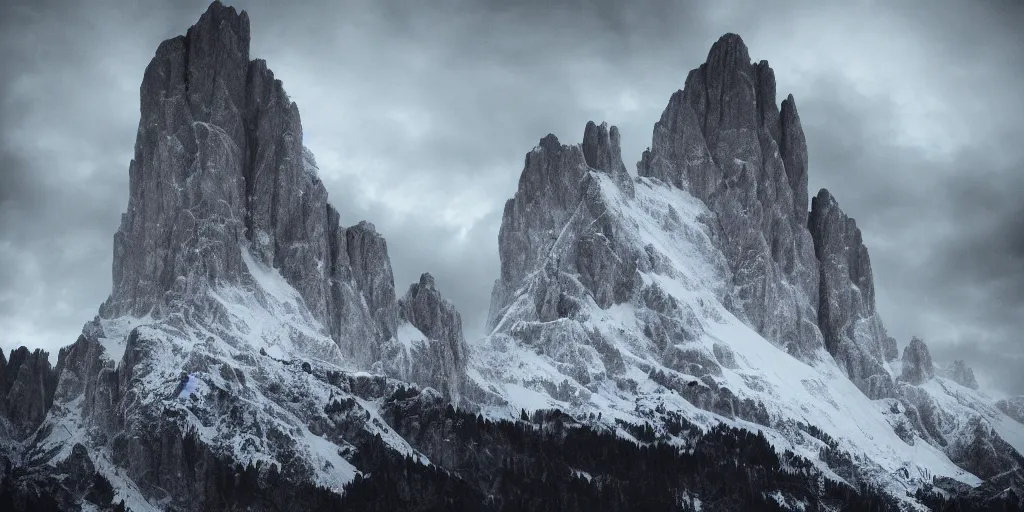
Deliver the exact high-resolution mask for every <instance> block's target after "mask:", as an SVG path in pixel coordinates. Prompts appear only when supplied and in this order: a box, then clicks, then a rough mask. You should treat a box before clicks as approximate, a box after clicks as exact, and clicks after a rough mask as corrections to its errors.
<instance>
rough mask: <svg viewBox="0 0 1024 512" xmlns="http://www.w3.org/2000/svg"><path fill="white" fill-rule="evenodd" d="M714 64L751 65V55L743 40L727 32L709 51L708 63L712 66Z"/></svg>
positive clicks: (737, 35)
mask: <svg viewBox="0 0 1024 512" xmlns="http://www.w3.org/2000/svg"><path fill="white" fill-rule="evenodd" d="M713 62H729V63H730V64H737V65H738V64H742V65H749V64H750V53H749V51H748V50H747V45H746V43H744V42H743V38H742V37H740V36H739V34H734V33H732V32H727V33H725V34H723V35H722V37H719V38H718V40H717V41H715V43H714V44H712V45H711V50H709V51H708V58H707V63H708V64H709V65H710V64H711V63H713Z"/></svg>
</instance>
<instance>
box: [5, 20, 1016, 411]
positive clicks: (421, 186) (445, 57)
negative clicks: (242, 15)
mask: <svg viewBox="0 0 1024 512" xmlns="http://www.w3.org/2000/svg"><path fill="white" fill-rule="evenodd" d="M228 3H229V4H230V5H234V6H235V7H237V8H240V9H245V10H247V11H248V12H249V15H250V19H251V27H252V46H251V48H252V51H251V54H252V56H253V57H261V58H265V59H266V60H267V62H268V64H269V67H270V68H271V69H273V70H274V71H275V73H276V75H277V77H278V78H280V79H282V80H283V82H284V85H285V88H286V90H287V91H288V93H289V94H290V95H291V97H292V99H293V100H294V101H295V102H297V103H298V105H299V109H300V111H301V113H302V118H303V126H304V131H305V139H306V140H305V142H306V145H307V146H309V148H310V149H312V150H313V152H314V154H315V155H316V158H317V161H318V163H319V165H320V173H321V177H322V178H323V180H324V182H325V184H326V186H327V189H328V191H329V193H330V199H331V202H332V203H333V204H334V205H335V206H337V207H338V209H339V210H340V211H341V212H342V222H343V223H345V224H354V223H356V222H357V221H359V220H361V219H368V220H370V221H372V222H374V223H375V224H376V226H377V228H378V230H379V231H381V232H382V233H383V234H384V235H385V236H386V238H387V240H388V246H389V249H390V252H391V259H392V263H393V265H394V269H395V278H396V284H397V287H398V290H399V293H402V292H403V291H404V290H405V288H406V287H407V286H408V285H409V284H410V283H412V282H413V281H414V280H416V278H417V277H418V276H419V274H420V273H421V272H424V271H429V272H431V273H433V274H434V276H435V277H436V279H437V285H438V287H439V288H440V289H441V291H442V292H443V293H444V294H445V295H446V296H447V297H449V298H450V299H451V300H453V301H454V302H455V303H456V305H457V306H458V307H459V309H460V310H461V311H462V314H463V319H464V321H465V327H466V331H467V336H468V337H471V338H472V337H478V336H480V335H481V334H482V327H483V323H484V319H485V316H486V311H487V304H488V302H489V299H490V289H491V284H492V282H493V280H494V279H495V278H496V277H497V276H498V256H497V234H498V226H499V224H500V221H501V211H502V206H503V204H504V201H505V200H506V199H507V198H508V197H510V196H511V195H512V194H513V193H514V192H515V189H516V183H517V180H518V178H519V173H520V172H521V170H522V165H523V156H524V154H525V153H526V152H527V151H529V150H530V148H532V147H533V146H534V145H536V143H537V141H538V140H539V139H540V138H541V137H543V136H544V135H545V134H547V133H555V134H556V135H558V136H559V137H560V138H561V140H562V141H563V142H578V141H580V140H581V138H582V135H583V127H584V125H585V124H586V122H587V121H588V120H594V121H598V122H600V121H608V122H609V123H610V124H614V125H618V126H619V128H620V130H621V133H622V142H623V158H624V160H625V163H626V166H627V168H629V169H630V170H631V172H633V173H635V162H636V161H637V160H638V159H639V157H640V153H641V152H642V151H643V149H644V147H646V146H648V145H649V144H650V140H651V132H652V129H653V126H654V122H655V121H656V120H657V119H658V118H659V116H660V114H661V111H662V110H663V109H664V107H665V105H666V104H667V102H668V99H669V97H670V96H671V94H672V93H673V92H674V91H675V90H676V89H679V88H681V87H682V85H683V82H684V80H685V78H686V74H687V72H688V71H689V70H690V69H691V68H694V67H697V66H698V65H700V63H702V62H703V61H704V59H705V57H706V56H707V52H708V49H709V48H710V46H711V44H712V43H713V42H714V41H715V40H716V39H718V37H719V36H721V35H722V34H724V33H726V32H736V33H738V34H740V35H741V36H742V37H743V38H744V40H745V41H746V43H747V46H748V47H749V48H750V54H751V57H752V58H753V59H755V60H760V59H766V60H768V61H769V62H770V64H771V65H772V67H773V68H774V69H775V76H776V79H777V82H778V93H779V99H780V100H781V99H782V98H783V97H785V95H786V94H789V93H793V94H794V96H795V97H796V103H797V107H798V110H799V112H800V116H801V118H802V120H803V124H804V130H805V132H806V135H807V142H808V147H809V153H810V185H811V195H813V194H814V193H815V192H816V191H817V190H818V189H819V188H821V187H825V188H828V189H829V190H831V191H832V192H833V194H834V195H835V196H836V198H837V199H838V200H839V202H840V205H841V206H842V208H843V209H844V210H845V211H846V212H847V213H848V214H849V215H851V216H853V217H854V218H856V219H857V221H858V224H859V225H860V227H861V228H862V230H863V231H864V238H865V242H866V244H867V246H868V249H869V252H870V254H871V258H872V264H873V267H874V274H875V281H876V288H877V290H878V307H879V309H880V311H881V313H882V315H883V318H884V320H885V322H886V326H887V327H888V329H889V331H890V333H891V334H892V335H893V336H895V337H896V338H897V340H898V342H899V344H900V347H901V350H902V347H903V346H904V345H906V343H907V341H908V340H909V338H910V336H911V335H914V334H917V335H920V336H922V337H923V338H924V339H925V340H926V341H927V342H928V343H929V345H930V347H931V350H932V355H933V357H934V358H935V359H936V360H937V362H939V363H940V364H941V363H945V362H948V361H951V360H952V359H953V358H962V359H964V360H966V361H967V362H968V363H969V364H970V365H971V366H973V367H974V368H975V371H976V373H977V374H978V378H979V380H980V381H981V382H982V384H983V386H986V387H989V388H990V389H992V390H994V391H996V392H997V393H1013V394H1021V393H1024V371H1021V369H1022V368H1024V340H1022V334H1021V333H1022V330H1024V314H1022V313H1024V216H1022V215H1024V206H1022V203H1021V201H1020V199H1019V194H1020V192H1022V191H1024V173H1022V172H1021V171H1022V170H1024V131H1022V130H1021V123H1022V116H1024V96H1022V91H1024V88H1022V85H1024V36H1022V31H1021V30H1020V27H1021V26H1022V24H1024V9H1022V7H1021V6H1022V5H1024V3H1022V2H1016V1H1014V0H1007V1H1003V2H997V1H986V0H979V1H976V2H975V1H967V0H964V1H954V0H935V1H924V0H922V1H919V2H917V1H915V2H911V1H901V2H888V1H884V2H883V1H879V2H862V3H857V2H854V1H849V2H824V3H819V2H770V4H771V7H770V8H769V7H767V6H766V5H765V3H763V2H761V1H757V0H750V1H740V2H720V1H714V2H712V1H710V0H708V1H706V2H696V1H694V2H669V1H667V0H666V1H660V2H614V1H612V0H603V1H598V2H584V1H569V2H561V3H559V2H548V1H542V0H531V1H527V2H521V1H513V2H501V1H494V2H468V1H467V2H460V1H448V0H445V1H436V2H435V1H431V2H411V1H410V2H378V1H366V2H326V1H324V2H304V3H303V2H300V3H301V5H290V3H285V2H271V1H243V0H239V1H237V2H234V3H231V2H228ZM206 5H207V2H205V1H203V0H199V1H164V2H138V3H137V5H136V3H135V2H114V1H106V0H96V1H92V0H88V1H82V2H67V3H66V4H64V3H59V2H48V1H34V0H33V1H26V0H13V2H12V1H11V0H8V1H6V2H3V6H2V7H0V69H3V73H2V74H0V100H2V103H0V347H2V348H4V349H6V350H9V349H10V348H12V347H14V346H18V345H22V344H25V345H28V346H30V347H44V348H46V349H49V350H51V351H53V352H54V353H55V352H56V350H57V349H58V348H59V347H61V346H63V345H66V344H69V343H71V342H73V341H74V340H75V338H76V337H77V335H78V333H79V332H80V330H81V326H82V324H83V323H84V322H86V321H88V320H89V319H91V318H92V317H93V316H94V315H95V314H96V310H97V307H98V306H99V304H100V303H101V302H102V301H103V299H104V298H106V296H107V295H108V294H109V293H110V284H111V278H110V275H111V274H110V272H111V271H110V267H111V251H112V244H113V242H112V240H113V234H114V232H115V231H116V229H117V226H118V223H119V216H120V214H121V212H122V211H124V208H125V206H126V204H127V198H128V162H129V161H130V160H131V158H132V155H133V147H134V143H135V133H136V129H137V127H138V116H139V85H140V84H141V81H142V74H143V70H144V69H145V67H146V64H147V63H148V62H149V59H150V58H151V57H152V56H153V54H154V52H155V50H156V47H157V45H158V44H159V43H160V41H162V40H164V39H167V38H170V37H173V36H175V35H178V34H182V33H184V32H185V30H186V29H187V28H188V27H189V26H190V25H191V24H193V23H195V21H196V20H198V18H199V16H200V14H202V12H203V11H204V10H205V8H206ZM427 5H429V6H430V8H427V7H426V6H427Z"/></svg>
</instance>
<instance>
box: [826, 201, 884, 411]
mask: <svg viewBox="0 0 1024 512" xmlns="http://www.w3.org/2000/svg"><path fill="white" fill-rule="evenodd" d="M808 227H809V229H810V232H811V236H812V238H813V240H814V251H815V255H816V256H817V258H818V261H819V262H820V266H819V272H820V278H819V283H820V288H819V289H820V294H819V297H818V298H819V301H818V325H819V326H820V327H821V333H822V335H823V336H824V338H825V348H826V349H827V350H828V351H829V353H831V354H832V355H833V357H835V359H836V362H837V363H838V364H839V365H840V367H841V368H843V369H844V370H845V371H846V374H847V375H848V376H849V377H850V379H851V380H853V381H854V383H856V384H857V386H858V387H860V388H861V389H862V390H863V391H864V392H865V393H866V394H867V395H868V396H870V397H872V398H881V397H884V396H890V395H891V393H892V387H893V382H892V378H891V377H890V376H889V373H888V372H887V371H886V369H885V368H884V367H883V366H882V363H883V362H885V361H891V360H893V359H895V358H896V340H894V339H893V338H891V337H890V336H889V335H888V334H887V333H886V331H885V327H883V326H882V320H881V318H879V316H878V312H877V311H876V310H875V285H874V279H873V277H872V274H871V259H870V257H869V256H868V250H867V248H866V247H864V241H863V239H862V238H861V233H860V229H859V228H857V223H856V221H854V220H853V219H851V218H849V217H847V216H846V214H845V213H843V211H842V210H840V209H839V204H838V202H837V201H836V200H835V198H834V197H832V194H830V193H829V192H828V191H827V190H824V189H822V190H821V191H820V192H818V195H817V196H816V197H815V198H814V200H813V201H812V202H811V214H810V218H809V219H808Z"/></svg>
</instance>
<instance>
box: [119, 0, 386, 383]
mask: <svg viewBox="0 0 1024 512" xmlns="http://www.w3.org/2000/svg"><path fill="white" fill-rule="evenodd" d="M140 97H141V120H140V122H139V132H138V139H137V141H136V144H135V158H134V159H133V160H132V162H131V165H130V168H129V188H130V196H129V201H128V210H127V212H126V213H125V214H124V215H122V219H121V227H120V229H119V230H118V233H117V234H116V235H115V237H114V271H113V277H114V286H113V290H112V292H111V295H110V298H109V299H108V300H107V302H106V303H105V304H104V305H103V308H102V309H101V316H102V317H103V318H116V317H119V316H123V315H130V316H134V317H144V316H146V315H150V318H152V319H154V320H159V319H165V318H168V317H171V316H173V315H174V314H175V313H180V312H181V311H182V310H183V309H184V308H195V306H196V304H200V305H204V307H209V308H215V307H216V304H212V303H211V302H210V300H209V296H208V292H209V290H210V289H211V288H214V287H217V286H242V285H248V284H251V282H252V277H251V275H250V274H251V272H250V271H249V269H248V267H247V265H246V263H245V261H244V258H243V254H242V253H243V252H244V251H248V252H249V253H250V254H251V255H252V257H253V258H254V259H255V260H256V261H257V262H258V263H261V264H262V265H264V266H267V267H270V268H274V269H276V270H277V271H278V272H279V273H280V275H281V276H283V277H284V278H285V280H286V281H287V282H288V284H289V285H291V286H292V287H293V288H294V289H295V290H297V291H298V293H299V294H300V296H301V297H302V300H303V303H304V305H305V307H306V308H307V309H308V311H309V313H310V314H311V315H312V317H313V318H314V319H315V320H316V321H318V322H319V323H320V324H321V325H322V326H324V328H325V329H326V331H325V332H326V333H327V334H328V335H330V336H331V337H332V338H333V339H334V340H335V341H336V342H337V343H338V344H339V346H340V347H341V349H342V350H341V351H342V353H343V355H344V356H347V357H351V358H355V359H357V360H358V361H360V362H361V363H362V364H369V363H370V362H372V360H373V358H374V356H375V355H377V354H378V353H379V347H375V345H379V344H380V343H381V342H382V341H383V340H386V339H388V338H390V337H391V336H393V335H394V331H395V325H396V322H397V309H396V308H397V304H396V297H395V293H394V279H393V277H392V272H391V264H390V260H389V259H388V255H387V244H386V243H385V242H384V240H383V238H381V237H380V235H378V234H377V233H376V231H375V230H374V229H373V226H372V225H371V224H358V225H356V226H353V227H351V228H345V227H343V226H341V225H340V223H339V216H338V213H337V211H336V210H335V209H334V208H333V207H332V206H330V205H329V204H328V203H327V192H326V190H325V189H324V186H323V183H322V182H321V181H320V179H319V177H318V176H317V168H316V162H315V161H314V159H313V156H312V154H311V153H310V152H309V151H308V150H306V149H305V148H304V147H303V145H302V124H301V119H300V116H299V110H298V107H297V106H296V105H295V103H293V102H291V101H290V100H289V98H288V95H287V94H286V93H285V91H284V88H283V86H282V83H281V81H280V80H277V79H276V78H275V77H274V73H273V72H272V71H271V70H270V69H268V68H267V65H266V62H264V61H262V60H258V59H257V60H250V59H249V18H248V15H247V14H246V13H245V12H242V13H241V14H239V13H237V12H236V11H235V10H234V9H233V8H230V7H226V6H224V5H223V4H220V3H219V2H214V3H213V4H212V5H211V6H210V8H209V9H208V10H207V12H206V13H204V14H203V16H202V17H201V18H200V20H199V22H198V23H197V24H196V25H195V26H193V27H192V28H190V29H189V30H188V32H187V34H186V35H184V36H179V37H176V38H173V39H170V40H167V41H164V42H163V43H162V44H161V45H160V47H159V48H158V49H157V52H156V55H155V56H154V57H153V60H152V61H151V62H150V64H149V66H148V67H147V68H146V73H145V76H144V78H143V82H142V88H141V91H140ZM371 320H372V321H371Z"/></svg>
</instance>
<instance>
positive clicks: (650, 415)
mask: <svg viewBox="0 0 1024 512" xmlns="http://www.w3.org/2000/svg"><path fill="white" fill-rule="evenodd" d="M249 37H250V34H249V20H248V17H247V14H246V13H245V12H242V13H238V12H236V11H235V10H234V9H233V8H230V7H226V6H224V5H222V4H220V3H219V2H214V3H213V4H212V5H211V6H210V7H209V9H208V10H207V11H206V13H205V14H203V15H202V17H201V18H200V20H199V22H198V23H197V24H196V25H195V26H193V27H191V28H190V29H189V30H188V32H187V34H186V35H185V36H179V37H177V38H174V39H170V40H167V41H165V42H163V43H162V44H161V45H160V47H159V48H158V49H157V52H156V55H155V56H154V58H153V60H152V61H151V62H150V64H149V66H148V67H147V69H146V71H145V75H144V79H143V83H142V87H141V91H140V95H141V120H140V124H139V131H138V138H137V141H136V146H135V158H134V159H133V161H132V162H131V165H130V167H129V175H130V197H129V203H128V209H127V212H126V213H125V214H124V215H123V216H122V219H121V227H120V229H119V230H118V232H117V234H116V235H115V237H114V265H113V266H114V268H113V287H112V291H111V295H110V298H109V299H108V300H107V301H106V302H105V303H104V304H103V305H102V306H101V307H100V310H99V315H98V316H97V317H96V318H95V319H94V320H92V321H90V322H88V323H87V324H86V325H85V327H84V329H83V333H82V335H81V336H80V337H79V339H78V340H77V341H76V342H75V343H74V344H72V345H70V346H68V347H66V348H64V349H62V350H61V352H60V354H59V356H58V363H57V365H56V367H53V368H51V367H50V365H49V363H48V361H47V355H46V354H45V353H43V352H40V351H36V352H34V353H30V352H29V351H28V350H27V349H19V350H17V351H14V352H12V353H11V357H10V360H9V361H8V360H6V359H5V358H3V357H0V397H2V398H3V400H4V405H5V406H4V407H2V408H0V457H2V458H3V459H4V460H5V461H6V463H7V464H6V465H5V471H4V474H3V476H4V481H3V484H2V486H0V507H2V506H7V507H8V508H9V509H14V510H19V509H34V508H33V507H53V508H57V509H88V510H96V509H111V508H116V507H118V506H120V505H118V504H123V506H126V507H128V508H130V509H132V510H140V511H141V510H160V509H174V510H200V509H237V510H241V509H255V510H280V509H290V510H292V509H296V508H303V507H311V508H321V507H332V506H344V507H347V508H359V509H362V508H365V509H404V508H419V509H424V510H425V509H430V508H431V507H434V509H503V510H518V509H549V510H558V509H577V508H579V509H590V510H592V509H594V507H598V508H608V509H621V508H623V507H626V505H624V504H630V503H632V504H633V505H629V506H628V507H627V508H634V507H641V505H640V503H641V502H639V501H637V500H640V499H641V498H639V496H647V497H648V498H649V500H650V501H647V502H643V503H646V504H645V505H643V507H646V508H657V509H661V508H665V507H666V506H668V505H669V504H671V506H672V507H675V508H677V509H681V510H692V509H701V508H703V509H711V510H737V509H744V508H746V509H750V508H758V509H760V508H762V507H768V506H771V507H775V508H781V509H784V510H791V509H808V508H809V509H815V510H817V509H822V510H833V509H836V510H838V509H843V508H844V503H845V507H846V508H850V507H854V508H856V506H861V505H864V504H865V503H870V504H871V506H879V507H884V508H891V509H905V510H913V509H921V508H922V507H924V506H925V505H929V506H935V504H936V503H939V504H941V503H942V500H943V499H950V500H960V501H959V502H958V503H959V505H960V506H973V505H972V504H982V505H984V504H995V503H1001V504H1004V505H1006V506H1024V502H1022V501H1021V498H1020V496H1022V495H1024V492H1022V491H1024V476H1022V475H1024V473H1022V471H1024V470H1022V467H1024V458H1022V457H1021V455H1020V454H1021V453H1022V452H1024V414H1022V413H1021V411H1022V410H1024V407H1022V406H1021V404H1020V401H1021V400H1018V399H1014V400H1002V401H996V400H995V399H994V398H992V397H990V396H988V395H987V394H985V393H984V392H982V391H980V390H978V389H977V387H978V386H977V381H976V379H975V378H974V374H973V371H972V370H971V369H970V368H968V367H967V366H966V365H964V364H963V362H959V361H958V362H955V363H954V364H952V365H950V366H949V367H948V368H943V369H941V370H939V369H937V368H936V366H935V365H934V363H933V362H932V360H931V357H930V355H929V353H928V348H927V346H926V344H925V343H924V342H923V341H922V340H919V339H914V340H911V341H910V342H909V343H908V345H907V346H906V348H905V350H904V352H903V354H902V357H899V353H898V351H897V343H896V340H894V339H893V338H892V337H890V336H888V334H887V333H886V330H885V328H884V325H883V323H882V319H881V318H880V316H879V315H878V312H877V310H876V308H875V301H874V289H875V283H874V281H873V277H872V273H871V264H870V258H869V256H868V250H867V248H866V247H865V246H864V244H863V242H862V237H861V233H860V230H859V229H858V228H857V225H856V223H855V222H854V221H853V219H852V218H850V217H849V216H847V215H846V214H845V213H844V212H843V211H842V210H841V209H840V207H839V203H838V201H837V200H836V198H835V197H833V195H832V194H831V193H829V192H828V191H826V190H822V191H820V192H819V193H818V194H817V195H816V196H814V198H813V199H812V200H811V201H810V210H809V211H808V200H809V194H808V190H807V176H808V172H810V170H811V169H810V167H809V164H808V151H809V150H808V148H807V145H806V142H805V139H804V134H803V130H802V127H801V124H800V117H799V114H798V113H797V109H796V103H795V100H794V99H793V97H792V96H790V97H788V98H787V99H786V100H785V101H783V102H782V104H781V107H780V106H777V105H776V102H775V98H776V90H775V79H774V72H773V71H772V69H771V68H770V67H769V66H768V63H767V62H764V61H762V62H760V63H751V62H750V58H749V55H748V52H747V49H746V46H745V45H744V43H743V41H742V40H741V39H740V38H739V37H738V36H736V35H733V34H727V35H725V36H723V37H722V38H721V39H720V40H719V41H718V42H717V43H715V45H714V46H713V47H712V48H711V50H710V52H709V54H708V58H707V61H706V62H705V63H704V64H701V65H700V66H699V67H698V68H697V69H694V70H693V71H691V72H690V74H689V76H688V77H687V80H686V83H685V86H684V88H683V89H682V90H680V91H678V92H677V93H675V94H673V95H672V97H671V98H670V100H669V104H668V107H667V108H666V109H665V111H664V113H663V114H662V117H661V119H660V120H659V121H658V123H657V124H656V125H655V128H654V133H653V138H652V143H651V146H650V148H649V149H648V150H647V151H645V152H644V154H643V155H642V156H641V159H640V161H639V163H638V164H637V175H636V176H633V175H631V174H630V173H629V172H628V171H627V169H626V166H625V165H624V164H623V161H622V155H621V150H620V144H619V133H618V130H617V129H616V128H615V127H614V126H612V127H609V126H608V125H607V124H596V123H593V122H591V123H588V124H587V125H586V127H585V129H584V133H583V139H582V143H579V144H570V145H566V144H563V143H561V142H560V141H559V139H558V138H556V137H555V136H554V135H547V136H546V137H544V138H542V139H541V140H540V143H539V144H538V146H537V147H535V148H533V149H532V150H531V151H530V152H529V153H527V156H526V162H525V168H524V169H523V172H522V175H521V177H520V181H519V187H518V190H517V191H516V193H515V196H514V197H513V198H512V199H510V200H509V201H508V202H507V203H506V205H505V210H504V217H503V221H502V226H501V231H500V233H499V234H498V237H499V238H498V239H499V251H500V254H499V257H500V260H501V275H500V277H499V278H498V279H497V280H496V281H495V283H494V289H493V293H492V302H491V313H490V319H489V328H490V332H489V334H488V335H487V336H486V337H485V338H484V339H482V340H472V341H471V342H468V343H467V340H466V339H465V337H464V335H463V332H462V325H461V317H460V315H459V313H458V312H457V311H456V310H455V308H454V306H453V305H452V303H451V302H449V301H447V300H446V299H444V297H442V296H441V295H440V293H439V292H438V290H437V288H436V287H435V283H434V278H433V277H432V276H431V275H430V274H426V273H425V274H423V275H422V276H421V278H420V280H419V282H417V283H413V284H412V285H411V286H410V287H409V288H408V291H407V292H406V293H405V294H404V295H402V296H401V297H399V296H398V295H397V293H396V285H395V282H394V277H393V274H392V270H391V264H390V260H389V258H388V253H387V243H386V241H385V240H384V238H383V237H382V236H381V235H380V234H378V233H377V232H376V230H375V229H374V227H373V225H372V224H370V223H368V222H360V223H358V224H355V225H353V226H351V227H344V226H343V225H342V224H340V219H339V214H338V212H337V210H335V209H334V208H333V207H332V206H331V205H330V204H329V203H328V200H327V193H326V190H325V189H324V186H323V184H322V183H321V181H320V179H319V178H318V177H317V167H316V163H315V160H314V158H313V155H312V154H311V153H310V152H309V150H308V149H306V148H304V147H303V146H302V142H301V141H302V126H301V121H300V117H299V111H298V107H297V106H296V105H295V104H294V103H292V102H291V101H290V100H289V98H288V96H287V94H286V93H285V92H284V89H283V86H282V82H281V81H280V80H277V79H275V77H274V74H273V73H272V72H271V71H270V70H269V69H268V68H267V65H266V63H265V62H264V61H261V60H258V59H257V60H250V56H249ZM810 151H811V152H813V148H810ZM425 270H426V269H425ZM880 285H882V286H884V283H880ZM556 410H557V411H558V412H555V411H556ZM737 446H738V447H739V448H736V447H737ZM581 447H583V448H581ZM648 461H652V462H650V464H648ZM630 464H635V465H638V466H637V467H638V469H637V470H636V471H633V470H632V469H630V466H629V465H630ZM645 464H648V465H645ZM743 475H745V477H743V481H745V482H746V484H743V485H739V484H737V485H735V486H732V487H730V488H726V487H723V486H722V482H721V481H722V480H723V479H731V478H737V477H739V476H743ZM737 481H738V480H737ZM652 482H653V483H652ZM744 485H745V486H744ZM1014 493H1016V494H1014ZM552 496H556V497H557V499H555V500H552V499H548V498H550V497H552ZM648 498H643V499H648ZM588 500H590V501H588ZM1000 500H1002V501H1000ZM857 504H860V505H857ZM965 504H966V505H965Z"/></svg>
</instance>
